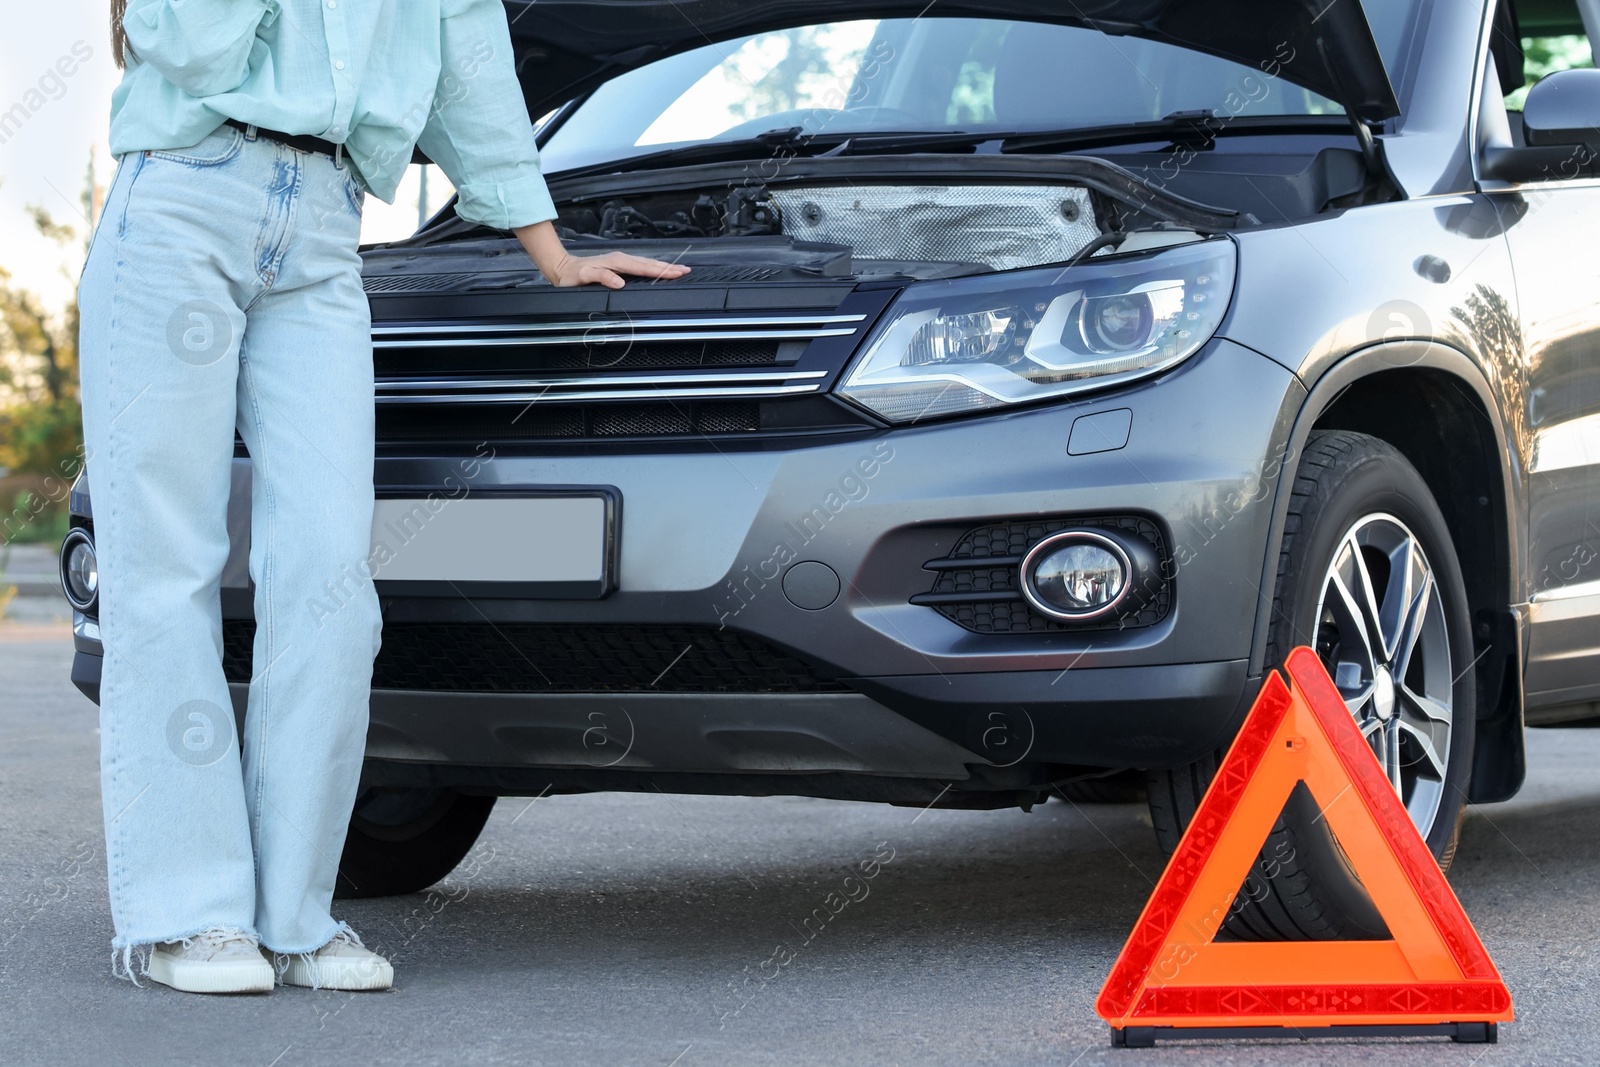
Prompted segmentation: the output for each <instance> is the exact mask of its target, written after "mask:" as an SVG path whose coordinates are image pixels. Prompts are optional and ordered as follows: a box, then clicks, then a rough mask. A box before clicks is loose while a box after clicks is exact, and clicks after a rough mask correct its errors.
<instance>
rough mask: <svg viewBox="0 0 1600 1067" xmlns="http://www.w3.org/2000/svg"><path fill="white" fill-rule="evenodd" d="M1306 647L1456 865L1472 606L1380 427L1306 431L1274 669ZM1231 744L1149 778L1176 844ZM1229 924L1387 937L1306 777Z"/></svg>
mask: <svg viewBox="0 0 1600 1067" xmlns="http://www.w3.org/2000/svg"><path fill="white" fill-rule="evenodd" d="M1297 645H1309V646H1311V647H1312V648H1314V649H1315V650H1316V651H1317V654H1318V655H1319V657H1320V658H1321V659H1322V662H1323V665H1324V666H1326V667H1327V668H1328V673H1329V674H1330V675H1331V676H1332V677H1333V679H1334V684H1335V685H1336V686H1337V687H1338V689H1339V691H1340V693H1341V694H1342V695H1343V696H1344V697H1345V704H1346V706H1347V707H1349V709H1350V712H1351V714H1352V716H1354V717H1355V719H1356V722H1357V724H1358V725H1359V726H1360V727H1361V730H1362V733H1363V734H1365V735H1366V736H1367V737H1368V740H1369V743H1370V744H1371V745H1372V747H1373V752H1374V754H1375V755H1376V756H1377V757H1378V760H1379V763H1380V765H1381V766H1382V767H1383V769H1384V773H1385V774H1386V775H1387V776H1388V777H1389V779H1390V782H1391V784H1392V785H1393V786H1394V787H1395V790H1396V792H1397V793H1399V795H1400V797H1401V799H1402V801H1403V802H1404V803H1405V805H1406V809H1407V811H1408V812H1409V813H1410V815H1411V817H1412V821H1413V822H1414V823H1415V824H1416V825H1417V828H1418V829H1419V830H1420V831H1421V833H1422V835H1423V839H1424V840H1425V841H1426V842H1427V845H1428V848H1429V850H1430V851H1431V852H1432V853H1433V855H1434V857H1435V859H1437V860H1438V862H1439V866H1440V868H1441V869H1448V867H1449V866H1450V861H1451V859H1452V858H1453V857H1454V855H1455V849H1456V842H1457V839H1458V837H1459V834H1460V828H1461V820H1462V817H1463V815H1464V813H1465V809H1466V793H1467V779H1468V775H1469V774H1470V768H1471V765H1472V749H1473V729H1474V723H1475V720H1476V683H1475V679H1474V677H1473V671H1472V666H1471V665H1472V661H1473V658H1472V636H1471V615H1470V612H1469V611H1468V608H1467V600H1466V590H1465V587H1464V585H1463V583H1462V580H1461V568H1460V564H1459V563H1458V562H1457V560H1456V553H1455V548H1454V545H1453V544H1452V541H1451V538H1450V531H1449V528H1448V527H1447V526H1446V524H1445V521H1444V516H1443V515H1442V514H1441V513H1440V511H1439V507H1438V505H1437V504H1436V503H1435V502H1434V499H1433V496H1432V494H1431V493H1430V492H1429V490H1428V486H1427V483H1426V482H1424V481H1423V480H1422V476H1421V475H1419V474H1418V473H1417V471H1416V468H1414V467H1412V465H1411V464H1410V463H1409V462H1408V461H1407V460H1406V458H1405V457H1404V456H1402V455H1401V454H1400V453H1399V452H1398V451H1396V450H1395V449H1394V448H1393V447H1391V446H1390V445H1388V444H1386V443H1385V442H1383V441H1380V440H1378V439H1377V438H1374V437H1369V436H1367V435H1365V434H1357V433H1350V432H1346V431H1326V432H1320V433H1314V434H1312V435H1311V438H1310V439H1309V440H1308V441H1307V443H1306V449H1305V454H1304V456H1303V458H1302V461H1301V463H1300V468H1299V470H1298V472H1297V474H1296V479H1295V484H1294V489H1293V495H1292V497H1291V500H1290V505H1289V514H1288V521H1287V523H1286V525H1285V527H1284V538H1283V546H1282V551H1281V553H1280V556H1279V562H1278V576H1277V585H1276V588H1275V591H1274V600H1273V611H1272V621H1271V623H1270V624H1269V629H1268V633H1267V650H1266V663H1267V666H1268V667H1269V668H1277V667H1280V666H1281V665H1282V663H1283V659H1284V657H1285V656H1287V655H1288V653H1289V651H1290V650H1291V649H1293V648H1294V647H1295V646H1297ZM1221 756H1222V753H1216V754H1214V755H1213V756H1211V757H1209V758H1207V759H1203V760H1200V761H1198V762H1197V763H1194V764H1191V765H1189V766H1188V767H1183V768H1179V769H1177V770H1174V771H1157V772H1152V773H1151V775H1150V776H1149V786H1150V812H1151V818H1152V820H1153V822H1154V823H1155V827H1156V833H1157V836H1158V838H1159V839H1160V842H1161V845H1162V847H1163V848H1164V849H1165V850H1166V851H1167V852H1168V853H1170V852H1171V851H1172V850H1173V849H1175V848H1176V847H1177V844H1178V839H1179V838H1180V837H1181V836H1182V833H1183V829H1184V827H1185V826H1186V825H1187V824H1188V821H1189V819H1190V818H1191V817H1192V816H1193V815H1194V811H1195V808H1196V807H1197V806H1198V805H1199V803H1200V799H1201V797H1202V796H1203V795H1204V793H1205V789H1206V786H1207V785H1209V783H1210V781H1211V778H1212V776H1213V775H1215V773H1216V770H1217V765H1218V763H1219V762H1220V760H1221ZM1331 799H1332V798H1324V800H1325V801H1331ZM1225 928H1226V929H1227V931H1228V932H1229V933H1230V934H1231V935H1233V936H1235V937H1238V938H1244V939H1249V940H1329V939H1352V938H1355V939H1360V938H1382V937H1385V936H1387V935H1388V930H1387V928H1386V927H1385V925H1384V922H1383V919H1382V917H1381V916H1380V915H1379V914H1378V912H1377V909H1376V908H1375V907H1374V906H1373V903H1372V900H1371V898H1370V897H1369V896H1368V895H1367V893H1366V891H1365V889H1364V888H1363V887H1362V885H1361V882H1360V879H1358V878H1357V877H1356V875H1355V873H1354V872H1353V871H1352V870H1351V868H1350V864H1349V862H1348V860H1347V859H1346V858H1345V855H1344V853H1343V851H1342V850H1341V849H1340V848H1339V845H1338V843H1337V842H1336V841H1335V840H1334V838H1333V836H1332V834H1330V833H1329V831H1328V829H1327V824H1326V823H1325V822H1324V821H1322V820H1321V819H1320V817H1319V811H1318V807H1317V804H1316V802H1315V800H1314V799H1313V798H1312V797H1311V795H1310V793H1309V791H1308V790H1306V789H1305V787H1304V786H1303V785H1301V786H1299V787H1297V788H1296V789H1295V792H1294V794H1293V795H1292V796H1291V797H1290V799H1289V803H1288V804H1287V806H1286V807H1285V808H1284V812H1283V815H1282V817H1281V818H1279V820H1278V822H1277V823H1276V824H1275V825H1274V827H1273V829H1272V832H1271V834H1269V835H1268V838H1267V841H1266V845H1265V847H1264V848H1263V849H1262V851H1261V856H1260V858H1259V860H1258V862H1257V864H1256V866H1255V867H1254V868H1253V869H1252V871H1251V873H1250V875H1249V876H1248V877H1247V878H1246V879H1245V884H1244V886H1243V887H1242V891H1241V893H1240V895H1239V897H1238V899H1237V900H1236V901H1235V904H1234V908H1233V910H1232V911H1231V912H1230V915H1229V919H1228V921H1227V923H1226V924H1225Z"/></svg>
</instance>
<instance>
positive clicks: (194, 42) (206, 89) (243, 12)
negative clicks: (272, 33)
mask: <svg viewBox="0 0 1600 1067" xmlns="http://www.w3.org/2000/svg"><path fill="white" fill-rule="evenodd" d="M277 17H278V0H129V3H128V8H127V11H126V13H125V14H124V15H123V19H122V28H123V32H124V33H125V34H127V37H128V46H129V49H130V50H131V52H132V58H134V59H137V60H138V61H139V62H141V63H148V64H150V65H151V66H152V67H154V68H155V69H156V70H158V71H160V72H161V76H162V77H163V78H165V79H167V81H169V82H171V83H172V84H173V85H176V86H177V87H178V88H180V89H182V90H183V91H184V92H186V93H188V94H189V95H190V96H214V95H216V94H217V93H225V92H227V91H228V90H229V89H234V88H237V87H238V85H239V83H241V82H243V81H244V79H245V75H247V74H249V73H250V49H251V48H252V47H254V46H255V42H256V28H257V27H258V26H270V25H272V23H273V21H274V20H275V19H277Z"/></svg>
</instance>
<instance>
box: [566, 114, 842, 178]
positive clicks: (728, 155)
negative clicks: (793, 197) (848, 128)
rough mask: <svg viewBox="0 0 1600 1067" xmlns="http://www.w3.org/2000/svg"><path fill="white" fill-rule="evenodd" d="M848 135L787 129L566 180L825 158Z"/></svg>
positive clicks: (597, 167)
mask: <svg viewBox="0 0 1600 1067" xmlns="http://www.w3.org/2000/svg"><path fill="white" fill-rule="evenodd" d="M849 136H850V135H849V134H845V133H832V134H830V133H806V132H805V129H804V127H801V126H787V127H784V128H782V129H776V130H767V131H765V132H763V133H758V134H756V135H755V136H754V137H741V138H739V139H738V140H734V141H700V142H696V143H694V144H686V145H680V146H678V147H677V148H664V149H662V150H660V151H658V152H646V153H645V154H643V155H638V156H628V157H626V158H624V159H614V160H611V161H609V162H606V163H594V164H590V165H589V166H587V167H576V168H574V169H572V170H568V171H562V172H561V176H562V177H563V178H576V177H586V176H588V175H591V174H614V173H616V172H618V171H627V170H639V169H642V168H649V167H652V166H658V165H660V164H662V163H672V164H692V163H726V162H733V161H738V160H741V159H763V158H769V157H772V156H784V157H789V156H797V155H821V154H822V153H823V152H825V151H827V150H829V149H832V148H835V147H837V146H838V145H839V144H840V142H842V141H845V140H848V139H849Z"/></svg>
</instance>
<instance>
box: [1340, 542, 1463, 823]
mask: <svg viewBox="0 0 1600 1067" xmlns="http://www.w3.org/2000/svg"><path fill="white" fill-rule="evenodd" d="M1316 619H1317V631H1316V650H1317V653H1318V655H1319V656H1321V658H1322V662H1323V664H1324V665H1325V666H1326V667H1327V668H1328V672H1329V673H1330V674H1331V675H1332V676H1333V681H1334V684H1335V685H1336V686H1337V687H1338V689H1339V693H1340V695H1341V696H1343V697H1344V702H1345V706H1346V707H1348V708H1349V709H1350V714H1351V715H1352V716H1354V717H1355V720H1356V725H1357V726H1359V727H1360V728H1361V733H1362V736H1364V737H1365V738H1366V739H1367V743H1368V744H1370V745H1371V746H1372V751H1373V753H1374V754H1375V755H1376V756H1377V757H1378V763H1379V765H1380V766H1381V767H1382V768H1383V772H1384V774H1385V775H1386V776H1387V777H1388V779H1389V782H1390V784H1391V785H1392V786H1394V790H1395V792H1396V793H1398V794H1399V795H1400V799H1401V801H1402V802H1403V803H1404V804H1405V806H1406V811H1407V812H1408V813H1409V814H1410V815H1411V820H1412V822H1414V823H1415V824H1416V826H1417V829H1418V830H1419V831H1421V833H1422V834H1423V836H1427V834H1428V831H1429V830H1431V829H1432V827H1433V821H1434V818H1435V816H1436V815H1437V813H1438V810H1439V802H1440V800H1441V798H1442V797H1443V794H1444V781H1445V775H1446V771H1447V770H1448V767H1447V760H1448V756H1449V753H1450V733H1451V730H1452V729H1453V725H1454V723H1453V718H1454V716H1453V711H1454V696H1453V689H1454V684H1455V676H1454V674H1453V672H1452V665H1451V662H1450V634H1449V629H1448V624H1447V622H1446V616H1445V610H1444V603H1443V601H1442V600H1441V594H1440V590H1439V587H1438V584H1437V582H1436V581H1435V580H1434V572H1433V568H1432V566H1431V565H1430V564H1429V562H1428V557H1427V554H1426V553H1425V552H1424V551H1423V548H1422V545H1421V543H1420V542H1419V541H1418V540H1417V538H1416V536H1415V535H1414V534H1412V532H1411V531H1410V530H1409V529H1408V528H1407V527H1406V525H1405V524H1404V523H1402V522H1401V521H1400V520H1399V519H1397V518H1395V517H1394V516H1392V515H1387V514H1373V515H1367V516H1365V517H1363V518H1361V519H1359V520H1358V521H1357V522H1356V523H1355V524H1354V525H1353V526H1351V527H1350V529H1349V530H1348V531H1346V532H1345V535H1344V536H1343V537H1342V538H1341V539H1340V540H1339V545H1338V548H1337V549H1336V550H1335V551H1334V554H1333V560H1332V562H1331V563H1330V564H1329V566H1328V572H1327V575H1326V577H1325V578H1324V579H1323V585H1322V593H1321V596H1320V597H1319V599H1318V602H1317V614H1316Z"/></svg>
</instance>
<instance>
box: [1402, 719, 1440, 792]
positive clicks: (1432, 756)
mask: <svg viewBox="0 0 1600 1067" xmlns="http://www.w3.org/2000/svg"><path fill="white" fill-rule="evenodd" d="M1397 725H1398V726H1399V728H1400V730H1404V731H1405V732H1406V736H1408V737H1410V738H1411V740H1412V741H1414V742H1416V744H1417V747H1418V748H1420V749H1422V755H1423V757H1424V758H1425V759H1427V761H1428V764H1429V766H1430V768H1431V770H1432V772H1433V777H1435V778H1437V779H1439V780H1440V781H1441V782H1442V781H1444V760H1443V759H1441V758H1440V757H1439V750H1438V749H1437V748H1435V747H1434V744H1433V738H1432V737H1429V736H1428V734H1427V732H1426V731H1423V730H1419V729H1417V728H1416V727H1415V726H1413V725H1412V724H1411V723H1409V722H1406V721H1404V720H1397ZM1399 739H1400V733H1399V730H1397V731H1395V740H1396V742H1398V741H1399ZM1395 762H1396V763H1397V764H1398V763H1399V761H1398V760H1396V761H1395Z"/></svg>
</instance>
